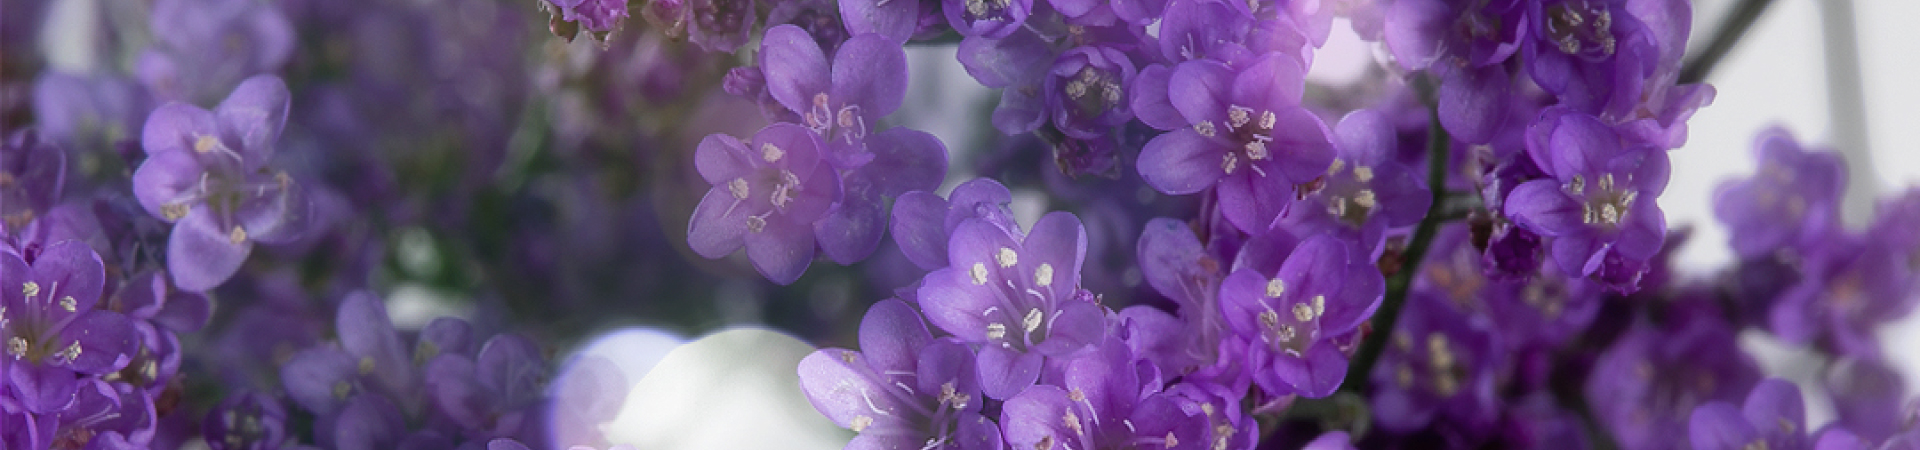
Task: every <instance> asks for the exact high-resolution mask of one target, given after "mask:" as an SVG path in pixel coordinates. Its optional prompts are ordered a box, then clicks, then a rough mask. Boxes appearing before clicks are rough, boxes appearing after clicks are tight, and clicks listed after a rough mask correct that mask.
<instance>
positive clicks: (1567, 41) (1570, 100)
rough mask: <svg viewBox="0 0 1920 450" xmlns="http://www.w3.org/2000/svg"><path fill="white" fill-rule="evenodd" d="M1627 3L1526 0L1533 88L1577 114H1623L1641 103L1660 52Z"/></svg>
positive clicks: (1526, 50)
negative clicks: (1647, 81) (1544, 92)
mask: <svg viewBox="0 0 1920 450" xmlns="http://www.w3.org/2000/svg"><path fill="white" fill-rule="evenodd" d="M1627 3H1628V0H1545V1H1539V2H1530V4H1529V7H1530V9H1529V10H1528V12H1527V20H1528V21H1529V22H1531V26H1532V27H1533V29H1532V30H1530V31H1529V32H1528V34H1527V35H1526V36H1525V38H1524V39H1523V40H1524V42H1523V43H1522V47H1521V51H1522V55H1523V61H1525V62H1526V69H1527V73H1528V74H1530V75H1532V76H1533V81H1534V83H1535V84H1537V85H1539V86H1540V88H1541V89H1542V90H1545V91H1546V92H1547V93H1549V94H1552V95H1553V96H1554V97H1555V98H1557V99H1559V100H1560V104H1561V105H1562V106H1565V107H1567V108H1569V109H1573V110H1575V111H1579V112H1583V113H1587V114H1592V115H1596V116H1602V117H1616V116H1624V115H1626V114H1627V113H1629V112H1630V111H1631V110H1632V109H1633V108H1634V107H1635V106H1637V105H1639V103H1640V100H1641V98H1642V97H1641V95H1642V93H1643V91H1644V90H1645V87H1646V86H1645V85H1646V80H1647V78H1648V77H1650V76H1652V75H1653V74H1654V69H1655V68H1656V66H1657V65H1658V64H1659V58H1660V53H1659V51H1660V48H1659V47H1657V46H1656V43H1655V42H1654V41H1653V36H1652V33H1651V32H1650V31H1649V30H1648V29H1647V26H1646V24H1645V23H1644V22H1641V21H1640V19H1639V17H1637V16H1635V15H1634V14H1633V13H1632V11H1631V10H1630V9H1629V8H1628V7H1627Z"/></svg>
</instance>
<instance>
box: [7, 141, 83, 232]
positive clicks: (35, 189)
mask: <svg viewBox="0 0 1920 450" xmlns="http://www.w3.org/2000/svg"><path fill="white" fill-rule="evenodd" d="M4 139H5V140H4V141H0V229H4V230H19V229H21V228H25V227H26V226H27V223H29V222H33V219H34V218H35V217H39V216H42V215H45V214H46V213H47V211H48V210H50V209H52V208H53V206H54V204H55V203H57V202H59V201H60V193H61V190H62V188H63V187H64V184H65V182H66V177H67V153H66V152H65V151H62V150H61V149H60V147H57V146H54V145H53V144H52V143H50V142H47V141H44V140H41V139H40V137H39V135H37V134H35V133H34V132H33V131H32V130H21V131H15V132H12V133H9V134H7V135H6V136H4Z"/></svg>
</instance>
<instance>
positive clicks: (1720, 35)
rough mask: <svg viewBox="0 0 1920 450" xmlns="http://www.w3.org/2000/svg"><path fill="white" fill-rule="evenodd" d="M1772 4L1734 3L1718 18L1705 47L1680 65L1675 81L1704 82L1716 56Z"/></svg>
mask: <svg viewBox="0 0 1920 450" xmlns="http://www.w3.org/2000/svg"><path fill="white" fill-rule="evenodd" d="M1772 4H1773V0H1741V1H1740V3H1739V4H1736V5H1734V6H1733V8H1732V9H1731V10H1729V11H1728V12H1727V17H1726V18H1724V19H1721V20H1720V25H1719V26H1718V27H1715V28H1714V29H1713V37H1712V38H1709V40H1708V41H1707V47H1706V48H1705V49H1702V50H1701V51H1700V54H1699V55H1697V56H1694V57H1693V58H1692V59H1688V60H1687V62H1686V64H1685V65H1684V66H1682V67H1681V68H1680V79H1679V80H1678V83H1680V84H1689V83H1699V82H1701V81H1706V79H1707V74H1708V73H1710V72H1713V66H1714V65H1716V64H1719V63H1720V59H1721V58H1723V57H1726V56H1727V52H1729V51H1732V50H1733V44H1735V43H1738V42H1740V37H1741V36H1744V35H1746V34H1747V29H1748V28H1752V27H1753V22H1754V21H1755V20H1758V19H1759V18H1760V13H1762V12H1766V10H1767V6H1768V5H1772Z"/></svg>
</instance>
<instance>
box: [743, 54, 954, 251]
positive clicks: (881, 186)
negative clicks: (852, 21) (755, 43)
mask: <svg viewBox="0 0 1920 450" xmlns="http://www.w3.org/2000/svg"><path fill="white" fill-rule="evenodd" d="M760 66H761V68H762V70H764V71H765V72H766V73H767V74H768V75H769V77H768V78H767V90H768V92H769V93H770V94H771V95H772V97H773V98H774V99H775V100H777V101H778V102H779V103H780V104H781V105H783V106H786V107H787V109H788V110H790V111H791V112H793V113H794V114H795V115H796V116H798V117H799V120H800V123H801V124H802V125H805V126H806V128H807V129H809V130H812V131H813V132H814V133H815V134H817V135H819V137H820V139H821V142H823V143H825V147H823V151H824V152H823V153H822V157H823V159H824V160H825V162H826V163H827V165H828V166H831V167H832V168H833V169H834V171H835V173H836V174H837V175H838V176H839V178H840V184H841V187H842V191H843V192H844V193H845V195H844V196H842V197H840V198H839V199H838V200H837V203H835V204H834V206H833V208H831V209H830V210H829V211H828V212H827V214H826V216H825V217H823V218H821V220H820V221H819V222H818V223H815V224H814V232H815V234H816V236H817V238H818V241H819V244H820V248H821V250H823V251H824V253H825V254H826V255H827V257H828V258H829V259H832V260H833V261H834V262H838V263H841V264H852V263H854V262H858V261H860V260H862V259H866V257H867V256H868V255H871V254H872V253H873V251H874V249H875V248H877V247H878V246H879V245H880V236H881V234H882V233H884V232H886V229H887V225H886V222H887V211H886V201H887V200H888V199H891V198H895V197H898V196H899V195H901V194H904V193H906V192H908V191H914V190H932V189H933V188H935V187H938V186H939V182H940V179H941V178H943V177H945V176H946V173H947V165H946V162H947V155H946V147H945V146H943V145H942V144H941V143H940V140H939V139H936V138H934V137H933V135H931V134H927V133H925V132H921V131H916V130H911V129H906V128H891V129H887V130H885V131H878V130H877V126H878V125H879V121H880V119H881V118H882V117H886V116H887V115H888V114H892V113H893V111H894V110H896V109H899V108H900V103H901V102H902V101H903V100H904V98H905V95H906V80H907V68H906V54H905V53H904V52H903V50H901V48H900V44H899V43H896V42H891V41H889V40H888V39H887V38H885V37H883V36H881V35H877V34H861V35H857V36H854V37H853V38H851V39H849V40H847V41H846V42H845V43H843V44H840V46H839V48H838V49H837V50H836V51H835V52H834V55H833V59H832V60H831V61H829V60H828V59H827V57H826V53H825V52H824V51H823V49H822V48H821V47H820V46H819V45H818V43H817V42H816V41H814V40H813V37H812V36H811V35H810V34H808V33H807V32H806V31H804V30H802V29H800V28H799V27H796V26H792V25H780V26H776V27H773V28H769V29H767V34H766V37H765V38H763V40H762V42H761V53H760Z"/></svg>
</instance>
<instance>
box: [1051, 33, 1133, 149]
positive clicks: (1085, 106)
mask: <svg viewBox="0 0 1920 450" xmlns="http://www.w3.org/2000/svg"><path fill="white" fill-rule="evenodd" d="M1133 75H1134V69H1133V62H1132V61H1131V60H1129V59H1128V58H1127V55H1126V53H1122V52H1121V51H1120V50H1116V49H1113V48H1110V47H1105V46H1097V45H1095V46H1084V47H1075V48H1073V49H1070V50H1067V51H1066V52H1063V53H1061V54H1060V56H1059V58H1057V59H1055V60H1054V62H1053V67H1052V68H1051V69H1048V71H1047V78H1046V82H1045V84H1044V85H1043V87H1042V89H1044V90H1045V91H1046V92H1047V93H1048V94H1049V95H1048V97H1047V99H1046V102H1047V111H1048V114H1047V115H1048V116H1049V117H1051V118H1052V121H1053V126H1054V128H1057V129H1059V130H1060V132H1062V133H1065V134H1066V135H1067V136H1068V137H1073V138H1078V139H1094V138H1099V137H1104V136H1106V135H1107V132H1108V131H1110V130H1111V129H1113V128H1114V127H1116V126H1119V125H1120V124H1123V123H1126V122H1127V121H1128V120H1131V119H1133V113H1132V112H1131V111H1130V110H1129V109H1128V106H1127V101H1126V98H1127V97H1126V90H1127V87H1128V86H1129V85H1130V84H1131V83H1132V82H1133Z"/></svg>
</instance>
